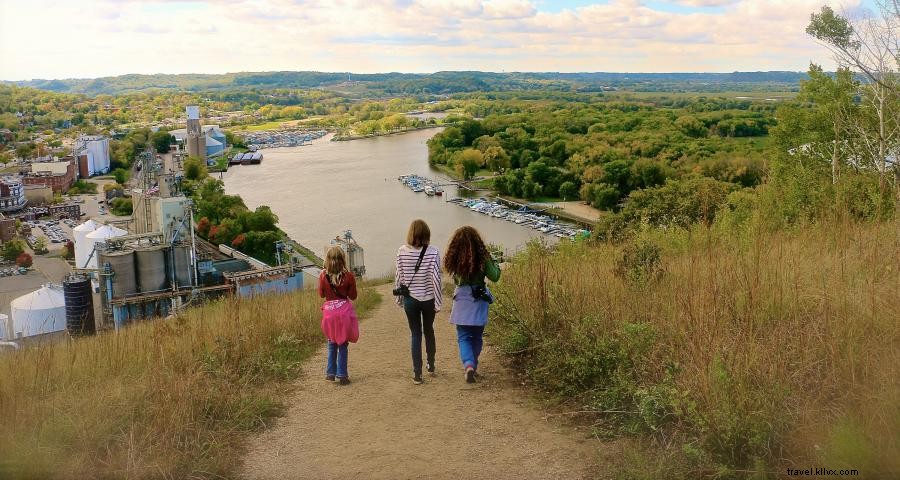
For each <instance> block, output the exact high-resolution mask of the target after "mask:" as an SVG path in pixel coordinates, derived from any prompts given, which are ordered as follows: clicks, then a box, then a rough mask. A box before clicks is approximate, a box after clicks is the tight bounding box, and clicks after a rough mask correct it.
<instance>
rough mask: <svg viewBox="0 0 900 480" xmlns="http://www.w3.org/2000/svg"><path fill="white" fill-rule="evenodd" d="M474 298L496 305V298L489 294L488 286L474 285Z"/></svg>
mask: <svg viewBox="0 0 900 480" xmlns="http://www.w3.org/2000/svg"><path fill="white" fill-rule="evenodd" d="M472 298H474V299H476V300H484V301H485V302H487V303H494V297H493V296H492V295H491V293H490V292H488V289H487V285H484V284H482V285H472Z"/></svg>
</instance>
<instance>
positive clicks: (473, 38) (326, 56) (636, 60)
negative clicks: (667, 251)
mask: <svg viewBox="0 0 900 480" xmlns="http://www.w3.org/2000/svg"><path fill="white" fill-rule="evenodd" d="M866 1H869V0H842V1H831V0H593V1H590V0H558V1H554V0H192V1H183V0H149V1H131V0H0V79H3V80H25V79H34V78H45V79H50V78H95V77H101V76H111V75H122V74H127V73H145V74H153V73H226V72H240V71H274V70H317V71H331V72H344V71H351V72H358V73H373V72H417V73H428V72H436V71H441V70H482V71H494V72H500V71H533V72H534V71H558V72H598V71H603V72H732V71H760V70H793V71H798V70H806V69H807V68H808V67H809V63H810V62H816V63H819V64H822V65H823V66H825V68H826V69H828V68H831V67H832V66H833V62H832V61H831V59H830V55H829V54H828V52H827V50H825V49H824V48H823V47H822V46H820V45H817V44H816V43H815V42H814V41H813V40H812V39H810V38H809V37H808V36H807V35H806V34H805V33H804V29H805V27H806V25H807V24H808V23H809V15H810V13H812V12H814V11H817V10H818V9H819V8H820V7H821V6H822V5H824V4H829V5H832V6H833V7H836V8H838V9H839V8H845V9H856V8H859V7H860V6H861V5H862V6H865V2H866Z"/></svg>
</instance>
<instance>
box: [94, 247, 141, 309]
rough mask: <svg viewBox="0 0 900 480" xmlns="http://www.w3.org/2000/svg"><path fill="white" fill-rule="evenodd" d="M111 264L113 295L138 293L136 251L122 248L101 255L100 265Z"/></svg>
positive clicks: (121, 295) (114, 296)
mask: <svg viewBox="0 0 900 480" xmlns="http://www.w3.org/2000/svg"><path fill="white" fill-rule="evenodd" d="M107 263H108V264H109V266H110V268H111V269H112V271H113V274H114V275H113V277H112V296H113V298H121V297H124V296H125V295H131V294H133V293H137V291H138V288H137V277H136V276H135V274H134V251H133V250H122V251H117V252H111V253H104V254H101V255H100V265H104V264H107Z"/></svg>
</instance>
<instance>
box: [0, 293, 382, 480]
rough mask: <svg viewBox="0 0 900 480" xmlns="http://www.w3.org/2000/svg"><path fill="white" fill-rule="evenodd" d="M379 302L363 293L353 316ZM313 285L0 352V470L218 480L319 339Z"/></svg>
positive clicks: (8, 474) (272, 411) (12, 474)
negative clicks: (113, 330) (93, 334)
mask: <svg viewBox="0 0 900 480" xmlns="http://www.w3.org/2000/svg"><path fill="white" fill-rule="evenodd" d="M379 301H380V297H379V295H378V294H377V293H375V292H374V291H372V290H363V291H362V292H361V295H360V298H359V300H358V301H357V302H356V307H357V310H358V311H359V312H360V313H361V314H365V313H366V312H368V311H370V310H371V309H372V307H373V306H375V305H376V304H377V303H378V302H379ZM320 305H321V301H320V300H319V299H318V298H316V297H315V295H314V292H310V291H306V292H302V293H297V294H291V295H283V296H265V297H259V298H255V299H247V300H238V299H224V300H220V301H215V302H212V303H210V304H208V305H205V306H202V307H200V308H196V309H190V310H187V311H186V312H185V313H184V314H183V315H180V316H179V317H178V318H176V319H173V320H165V321H161V320H160V321H149V322H145V323H142V324H138V325H135V326H133V327H130V328H127V329H125V330H123V331H122V332H120V333H119V334H112V333H107V334H103V335H98V336H96V337H89V338H83V339H77V340H70V341H67V342H63V343H54V344H47V345H42V346H38V347H34V348H27V349H24V350H22V351H19V352H16V353H12V354H5V355H0V411H2V412H3V417H4V418H3V422H2V425H3V427H2V428H0V452H2V454H0V478H35V479H38V478H40V479H45V478H46V479H52V478H86V479H87V478H110V477H116V478H222V476H227V475H228V474H229V473H230V472H232V469H233V468H234V467H235V465H236V462H238V461H239V455H235V453H236V452H237V451H239V449H240V447H241V444H242V441H243V439H244V438H245V437H246V436H247V434H248V433H249V432H252V431H254V430H257V429H260V428H262V427H264V426H265V425H267V424H268V423H269V422H270V421H271V420H272V419H273V418H275V417H276V416H278V415H279V412H280V411H281V409H282V400H283V398H284V395H285V392H286V389H285V385H286V382H287V381H288V380H290V379H291V378H294V377H296V375H297V374H298V372H299V366H300V362H301V361H303V360H304V359H305V358H306V357H307V356H308V355H309V354H310V353H311V352H312V351H313V350H314V349H315V348H317V347H319V346H320V345H321V344H322V342H323V337H322V334H321V331H320V330H319V320H320V318H321V312H320V311H319V306H320Z"/></svg>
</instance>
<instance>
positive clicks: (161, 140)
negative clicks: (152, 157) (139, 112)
mask: <svg viewBox="0 0 900 480" xmlns="http://www.w3.org/2000/svg"><path fill="white" fill-rule="evenodd" d="M150 143H151V144H152V145H153V149H154V150H156V152H157V153H167V152H168V151H169V148H171V147H172V144H174V143H175V137H173V136H172V135H171V134H170V133H169V132H164V131H162V130H160V131H158V132H155V133H154V134H153V135H151V136H150Z"/></svg>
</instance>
